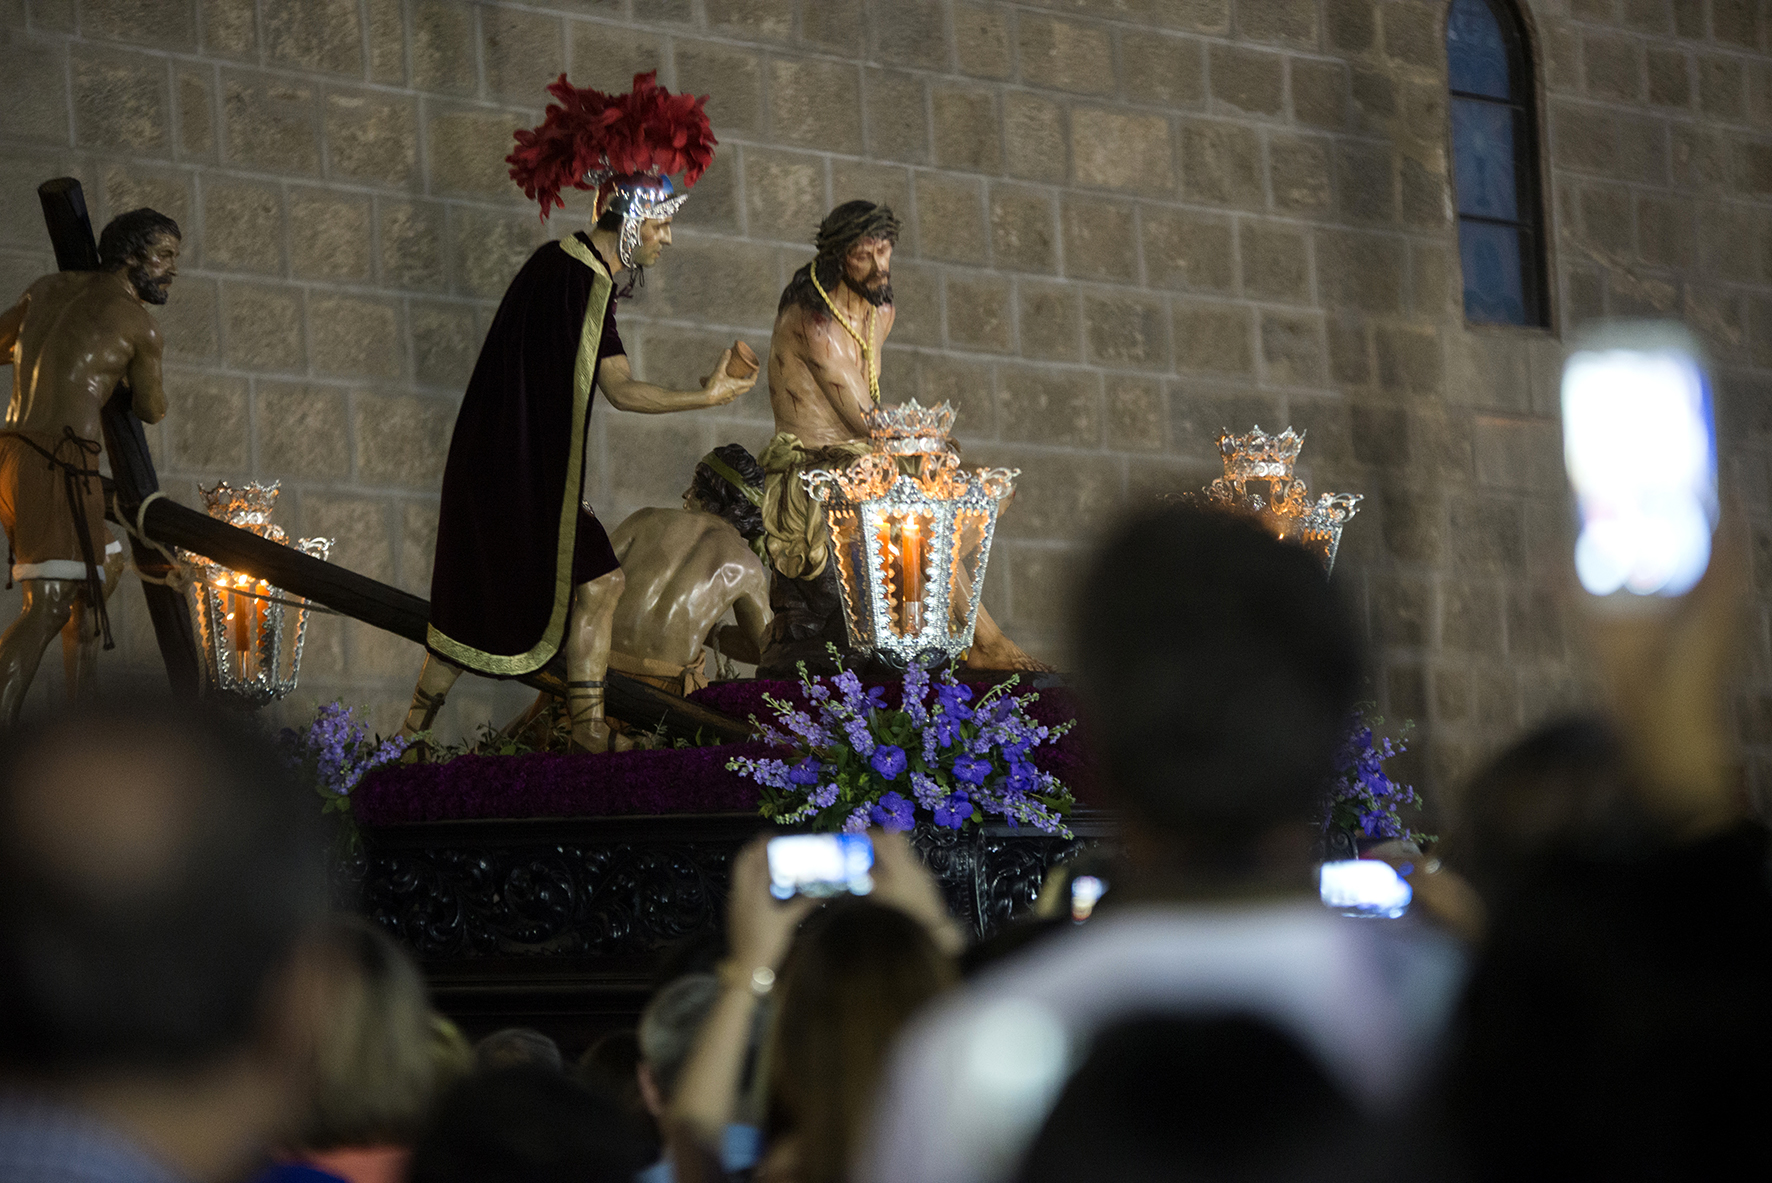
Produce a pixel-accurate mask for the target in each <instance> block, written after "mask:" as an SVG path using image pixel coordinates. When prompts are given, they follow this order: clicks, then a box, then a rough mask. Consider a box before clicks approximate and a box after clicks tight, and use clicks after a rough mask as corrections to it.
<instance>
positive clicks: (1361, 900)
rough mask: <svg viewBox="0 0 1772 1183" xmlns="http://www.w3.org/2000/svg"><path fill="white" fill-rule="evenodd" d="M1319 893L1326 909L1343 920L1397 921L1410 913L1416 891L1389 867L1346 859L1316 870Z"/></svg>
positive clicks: (1384, 864) (1372, 862) (1373, 860)
mask: <svg viewBox="0 0 1772 1183" xmlns="http://www.w3.org/2000/svg"><path fill="white" fill-rule="evenodd" d="M1317 891H1318V894H1319V895H1320V896H1321V897H1322V900H1323V903H1324V905H1325V906H1327V907H1330V908H1333V909H1335V910H1336V911H1337V912H1340V913H1341V914H1342V915H1344V916H1360V917H1369V918H1372V919H1384V920H1395V919H1396V918H1398V917H1399V916H1401V915H1403V913H1405V912H1407V911H1408V910H1409V901H1410V900H1412V899H1414V898H1415V890H1414V889H1413V888H1411V887H1410V886H1409V881H1408V880H1406V879H1404V878H1403V877H1402V876H1401V875H1399V874H1397V872H1396V870H1395V869H1394V868H1392V867H1391V865H1390V864H1389V863H1385V862H1380V861H1379V860H1377V859H1345V860H1342V861H1339V862H1332V863H1324V864H1323V865H1322V866H1321V867H1320V868H1318V870H1317Z"/></svg>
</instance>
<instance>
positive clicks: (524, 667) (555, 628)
mask: <svg viewBox="0 0 1772 1183" xmlns="http://www.w3.org/2000/svg"><path fill="white" fill-rule="evenodd" d="M560 249H561V250H563V251H565V252H566V253H567V254H568V255H571V256H572V257H573V258H574V259H577V260H578V261H579V262H580V263H583V264H584V265H585V266H586V267H589V268H590V269H591V272H592V274H593V275H594V276H595V278H593V279H592V280H591V297H590V300H589V302H588V303H586V305H585V319H584V326H583V327H582V328H581V329H580V330H579V336H578V357H577V358H576V359H575V360H574V363H573V368H572V434H571V445H570V451H569V452H568V453H567V458H566V471H567V472H568V474H576V479H573V476H571V475H569V476H568V479H567V484H566V489H565V491H564V497H563V500H562V504H561V507H560V538H559V544H558V547H557V548H556V550H555V553H554V609H553V612H552V613H551V614H549V616H548V624H547V628H546V629H544V630H543V631H542V634H541V640H539V641H537V642H536V643H535V645H534V646H533V647H531V648H530V649H529V651H528V652H526V653H509V654H507V653H488V652H486V651H485V650H483V649H476V648H474V647H473V646H472V645H467V644H464V643H462V642H461V641H458V640H456V639H455V638H454V637H451V636H448V635H447V634H445V633H443V632H440V631H439V630H438V628H437V626H436V625H434V624H427V625H426V626H425V644H426V645H427V646H428V647H429V648H430V649H432V650H433V651H434V652H436V653H437V654H438V655H439V656H441V657H444V658H447V659H448V660H450V661H452V662H454V663H455V664H457V665H459V666H462V667H464V668H466V669H469V670H473V671H475V672H477V673H482V674H491V675H493V676H494V677H503V678H510V677H520V676H522V675H523V674H530V673H534V672H535V671H536V670H538V669H540V668H541V667H542V666H544V665H546V664H547V663H548V660H549V659H550V658H552V657H553V656H554V654H555V653H556V652H558V651H559V649H560V643H561V642H562V641H563V640H564V639H565V637H566V610H567V607H568V606H569V605H570V604H571V602H572V544H573V542H574V540H575V539H576V538H577V536H578V505H579V494H580V487H581V486H582V485H583V483H584V448H585V420H586V419H587V418H588V417H589V416H590V411H591V395H592V387H593V386H594V385H595V383H596V380H597V350H598V348H599V347H600V346H601V345H602V342H603V316H604V313H605V312H607V311H608V308H609V297H610V294H611V293H612V292H613V291H614V290H615V281H614V280H613V279H612V278H611V277H610V275H609V272H608V271H606V270H605V269H604V267H603V265H602V264H601V263H599V262H598V261H597V257H596V256H595V255H593V254H592V253H591V251H590V248H588V247H586V246H585V244H584V243H582V242H580V241H579V240H578V237H577V235H573V236H570V237H568V238H564V239H561V240H560Z"/></svg>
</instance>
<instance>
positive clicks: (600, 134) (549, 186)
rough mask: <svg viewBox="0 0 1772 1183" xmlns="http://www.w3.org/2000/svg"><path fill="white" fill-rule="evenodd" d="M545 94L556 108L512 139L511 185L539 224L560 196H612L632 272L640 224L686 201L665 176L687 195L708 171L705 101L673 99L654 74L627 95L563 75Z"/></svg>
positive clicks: (710, 143)
mask: <svg viewBox="0 0 1772 1183" xmlns="http://www.w3.org/2000/svg"><path fill="white" fill-rule="evenodd" d="M548 93H549V94H551V95H553V96H554V97H555V98H556V99H558V100H559V102H557V103H549V104H548V110H547V116H546V118H544V119H543V120H542V122H541V126H540V127H536V128H531V129H528V130H523V131H519V132H517V133H516V139H517V147H516V149H515V150H514V151H512V153H511V154H510V155H509V156H507V157H505V161H506V163H508V164H509V165H510V166H511V179H512V180H514V181H516V182H517V184H518V185H519V186H521V187H522V189H523V192H524V194H525V195H527V196H528V197H529V198H530V199H531V200H533V201H539V202H540V203H541V216H542V217H543V218H544V219H545V218H546V217H547V216H548V215H549V214H550V213H551V212H552V211H553V209H554V207H555V206H559V207H561V208H564V207H565V205H566V203H565V202H564V201H563V200H561V198H560V192H561V190H563V189H567V188H573V189H587V190H590V189H594V190H596V191H597V196H598V198H599V200H601V199H603V198H605V197H610V196H611V195H614V197H615V200H614V201H612V202H611V203H610V205H609V207H608V208H611V209H616V210H618V211H619V212H620V213H621V214H622V233H621V255H622V265H623V266H624V267H625V266H630V265H631V260H630V255H631V252H632V250H633V248H634V246H635V245H637V244H638V242H639V234H640V224H641V223H642V222H644V221H646V220H647V219H649V218H663V217H669V216H671V215H672V214H674V213H676V211H677V209H678V208H679V207H680V206H681V205H682V204H683V202H684V201H685V200H687V198H688V196H689V195H688V194H687V193H676V192H675V191H674V189H673V188H672V185H671V179H670V178H671V174H672V173H679V172H680V173H682V174H683V187H684V188H685V189H688V188H689V187H690V186H692V185H694V184H695V182H696V181H697V180H699V179H700V178H701V174H702V173H704V172H706V171H707V167H708V165H710V164H712V163H713V160H714V145H715V144H716V143H718V141H717V140H715V139H714V132H713V128H712V126H710V125H709V123H708V116H707V112H706V111H705V110H704V109H703V105H704V104H705V103H706V102H707V101H708V100H707V96H706V95H703V96H701V97H700V98H696V97H694V96H692V95H687V94H672V93H671V92H670V91H668V90H666V89H665V88H664V87H662V86H660V85H659V84H658V71H656V70H653V71H650V72H648V73H645V74H636V75H634V89H633V90H632V91H630V92H629V93H627V94H622V95H612V94H604V93H603V92H602V91H600V90H592V89H590V88H588V87H585V88H580V87H576V86H574V85H572V84H571V83H570V82H568V81H566V75H564V74H562V75H560V77H559V79H558V80H556V81H555V82H554V83H552V84H551V85H550V86H549V87H548Z"/></svg>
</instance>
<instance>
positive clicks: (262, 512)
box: [184, 481, 332, 707]
mask: <svg viewBox="0 0 1772 1183" xmlns="http://www.w3.org/2000/svg"><path fill="white" fill-rule="evenodd" d="M198 492H200V493H202V494H203V502H204V505H205V507H206V508H207V509H208V510H209V516H210V517H213V518H220V519H221V520H222V521H224V522H227V523H228V524H229V525H231V526H238V527H239V528H241V529H243V530H250V531H251V532H252V533H254V534H257V535H258V536H259V537H261V538H268V539H270V540H271V541H272V542H277V543H281V544H283V545H285V546H287V545H289V535H288V533H286V532H285V531H284V530H283V528H282V527H281V526H277V525H275V524H273V523H272V521H271V510H272V509H273V508H274V507H275V506H276V504H277V492H278V482H275V481H273V482H272V483H271V484H269V485H260V484H249V485H246V486H245V487H243V488H235V487H234V486H232V485H230V484H228V482H226V481H217V482H216V483H215V485H213V486H212V487H209V488H202V487H201V486H199V488H198ZM295 549H296V550H298V551H300V552H301V553H303V554H305V555H312V556H313V557H314V558H317V559H325V558H327V557H328V556H329V555H330V554H331V552H332V540H331V539H330V538H303V539H301V540H300V541H299V542H297V543H296V544H295ZM184 558H185V559H186V561H187V562H189V563H190V564H191V566H192V568H193V577H192V579H191V580H190V582H189V583H187V585H186V587H185V595H186V599H187V600H188V602H189V604H190V608H191V620H192V623H193V624H194V625H195V626H196V630H197V644H198V646H199V647H200V648H201V649H202V652H203V669H204V673H205V675H206V676H207V679H208V682H209V690H210V692H211V693H216V694H221V695H223V696H225V697H228V698H232V699H234V700H236V701H238V702H240V703H242V704H243V705H246V706H251V707H262V706H264V705H265V704H267V703H270V702H274V701H276V700H277V699H279V698H282V697H283V696H284V695H286V694H288V693H289V692H290V691H292V690H294V689H295V684H296V679H297V678H298V677H299V676H300V674H301V653H302V642H303V641H304V640H305V639H306V636H307V629H308V606H307V601H306V600H303V599H301V598H300V597H297V596H291V595H288V594H287V593H285V592H282V591H280V590H279V589H277V588H275V587H272V586H271V585H270V584H269V583H267V582H265V581H264V580H263V579H259V578H257V577H256V576H253V575H249V574H247V573H245V572H242V571H233V570H229V569H228V568H226V567H223V566H221V565H220V564H218V563H215V562H212V561H210V560H209V559H207V558H205V557H203V556H202V555H193V554H189V553H186V554H185V555H184Z"/></svg>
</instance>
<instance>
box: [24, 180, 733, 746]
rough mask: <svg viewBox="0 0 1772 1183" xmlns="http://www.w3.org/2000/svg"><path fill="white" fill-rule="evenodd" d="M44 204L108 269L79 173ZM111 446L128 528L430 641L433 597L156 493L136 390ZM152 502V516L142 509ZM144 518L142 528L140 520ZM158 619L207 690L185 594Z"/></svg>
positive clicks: (635, 711)
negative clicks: (134, 407)
mask: <svg viewBox="0 0 1772 1183" xmlns="http://www.w3.org/2000/svg"><path fill="white" fill-rule="evenodd" d="M37 193H38V196H39V198H40V199H41V200H42V202H43V214H44V220H45V221H46V222H47V223H48V225H49V232H50V237H51V238H52V240H53V241H54V243H55V257H56V263H57V265H59V266H60V267H61V268H62V269H63V270H92V269H94V268H96V267H97V266H98V250H97V247H96V246H95V245H94V244H93V237H92V222H91V219H90V218H89V217H88V216H87V213H86V199H85V196H84V195H83V194H82V192H81V189H80V182H79V181H76V180H74V179H73V178H72V177H61V178H58V179H56V180H53V181H47V182H45V183H44V184H43V185H41V186H39V188H38V190H37ZM104 425H105V450H106V452H107V453H108V454H109V456H110V460H111V473H112V477H113V480H114V484H112V485H110V487H109V491H110V492H111V494H112V495H111V497H110V498H109V502H110V506H109V513H108V516H109V517H111V519H112V520H114V521H117V522H119V523H120V524H126V525H127V526H129V527H134V528H138V529H139V530H140V531H141V533H142V534H144V535H146V536H147V537H148V538H150V539H152V540H153V541H154V542H157V543H159V544H160V545H162V546H166V547H175V546H176V547H182V548H184V549H185V550H188V551H191V552H193V553H195V554H199V555H203V556H205V557H206V558H209V559H211V560H213V561H214V562H216V563H219V564H221V565H222V566H224V567H227V568H229V569H230V570H234V571H239V572H242V573H244V574H248V575H251V576H252V577H253V578H254V579H262V580H264V581H265V582H267V583H269V584H270V585H271V586H272V587H276V588H280V589H281V590H283V591H285V592H288V593H290V594H291V595H297V596H301V597H303V598H305V599H309V600H312V601H314V602H315V603H316V604H322V605H325V606H326V607H328V608H331V609H332V610H333V611H335V612H339V613H342V614H343V615H345V616H349V617H351V618H352V619H353V620H361V621H363V622H364V623H365V624H369V625H373V626H374V627H376V628H379V629H385V630H386V631H388V632H391V633H394V634H396V635H398V636H402V637H405V638H406V639H407V640H409V641H416V642H417V643H418V644H420V645H422V644H424V643H425V628H426V626H427V624H428V623H429V621H430V615H431V606H430V603H429V602H428V601H426V600H423V599H421V598H419V597H418V596H415V595H412V594H410V593H409V592H404V591H401V590H400V589H399V588H397V587H389V586H388V585H387V584H385V583H378V582H377V581H375V580H373V579H370V578H368V577H366V576H363V575H359V574H357V573H356V572H355V571H350V570H347V569H346V568H344V567H340V566H338V565H337V564H335V563H328V562H324V561H322V560H320V559H316V558H314V557H312V556H311V555H304V554H302V553H301V552H300V551H298V550H293V549H291V548H290V547H287V546H283V545H280V544H278V543H275V542H272V541H270V540H269V539H266V538H260V537H259V536H258V535H257V534H254V533H252V532H251V531H250V530H242V529H240V528H239V527H237V526H231V525H229V524H228V523H226V522H223V521H218V520H217V519H215V518H212V517H210V516H209V515H208V514H206V513H201V512H199V511H197V510H194V509H192V508H190V507H189V506H185V505H180V504H179V503H178V502H176V501H173V500H171V499H170V498H168V497H165V496H160V497H154V498H153V499H152V500H150V499H149V498H150V496H151V495H152V494H154V493H156V492H158V491H159V488H160V484H159V477H158V476H157V475H156V474H155V472H154V463H153V460H152V458H151V457H150V456H149V455H148V445H147V436H146V434H145V433H144V432H143V430H142V422H141V420H140V419H139V418H137V417H136V415H135V412H134V411H133V410H132V409H131V406H130V400H129V392H128V390H127V389H124V388H119V390H118V392H117V394H115V395H114V396H112V398H111V400H110V401H109V402H108V403H106V404H105V409H104ZM144 503H146V507H147V508H146V510H145V511H144V510H143V509H142V506H143V504H144ZM138 518H139V523H138ZM130 544H131V546H132V547H133V549H134V554H135V557H136V561H137V563H138V564H139V566H140V567H141V569H142V570H144V571H146V572H148V573H149V574H155V573H158V572H164V571H166V570H167V569H168V568H169V567H170V564H169V563H168V561H167V559H166V558H165V556H164V555H162V554H160V553H159V552H158V551H156V550H155V549H154V548H153V547H152V546H151V545H146V544H144V543H142V542H141V541H140V540H138V539H136V538H135V536H134V535H133V534H131V536H130ZM142 589H143V590H144V591H145V592H146V593H147V596H148V609H149V613H150V615H151V616H152V617H153V621H154V635H155V637H156V638H157V639H158V640H159V642H160V653H161V656H162V657H163V658H164V659H165V661H166V673H167V677H168V678H169V679H170V680H171V682H172V685H173V687H174V689H175V690H176V691H178V692H180V693H190V694H195V693H197V692H198V689H199V687H200V685H201V683H200V681H199V671H198V666H197V645H196V637H195V633H194V631H193V629H192V627H191V616H190V611H189V609H188V608H187V607H186V605H185V600H184V596H183V595H182V594H181V593H180V592H178V591H176V590H175V589H173V588H170V587H164V586H161V585H159V584H154V583H147V582H144V583H143V584H142ZM605 678H606V679H607V685H606V688H605V691H604V694H605V699H606V704H607V709H608V711H609V713H610V714H611V715H613V716H615V717H616V718H618V719H622V720H624V721H625V722H627V723H629V724H631V725H633V726H635V727H639V728H643V729H650V728H652V727H656V726H658V725H660V724H662V725H663V726H664V728H665V729H666V731H668V732H669V733H671V734H672V735H677V736H681V737H683V738H685V739H693V738H695V737H696V736H697V735H698V734H699V736H700V738H702V739H704V740H707V739H715V738H718V739H720V740H722V741H725V742H734V741H739V740H743V739H746V738H748V737H749V735H750V730H751V729H750V726H749V724H747V723H745V722H743V721H741V720H738V719H734V718H732V717H731V716H730V715H724V714H721V713H720V712H718V711H712V710H709V709H708V708H706V707H704V706H699V705H697V704H696V703H692V702H689V701H687V700H685V699H681V698H678V697H676V696H675V695H671V694H666V693H665V692H664V691H662V690H659V689H657V688H656V687H653V686H649V685H647V684H646V683H644V682H641V681H638V680H636V679H634V678H630V677H628V676H627V675H625V674H622V673H620V672H619V671H617V670H610V671H609V672H608V673H607V674H606V675H605ZM520 681H522V682H523V683H525V684H526V685H529V686H534V687H535V688H536V689H538V690H545V691H547V692H548V693H550V694H556V695H559V696H560V697H562V698H564V697H565V696H566V671H565V660H564V658H563V657H562V655H561V654H558V653H556V654H555V655H554V659H553V660H552V661H550V662H549V663H548V664H547V666H545V667H544V668H543V669H541V670H539V671H537V672H536V673H534V674H530V675H528V676H526V677H524V678H522V679H520Z"/></svg>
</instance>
